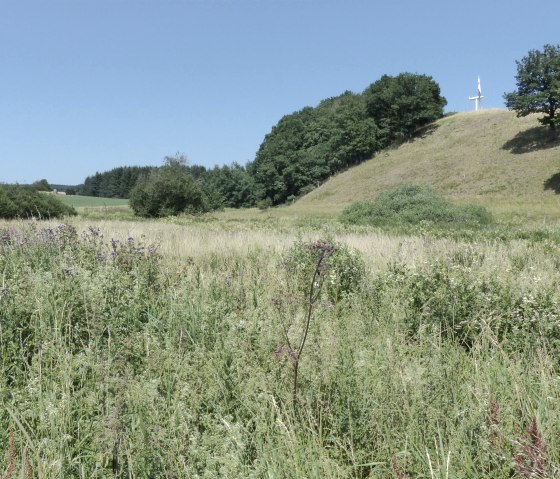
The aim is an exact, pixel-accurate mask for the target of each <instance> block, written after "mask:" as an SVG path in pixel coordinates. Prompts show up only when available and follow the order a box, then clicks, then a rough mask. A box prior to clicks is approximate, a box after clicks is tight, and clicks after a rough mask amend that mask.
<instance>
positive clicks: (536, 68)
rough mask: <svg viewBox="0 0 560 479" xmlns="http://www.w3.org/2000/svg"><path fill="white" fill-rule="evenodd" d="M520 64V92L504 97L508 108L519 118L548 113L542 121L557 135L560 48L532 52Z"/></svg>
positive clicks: (559, 98) (518, 75)
mask: <svg viewBox="0 0 560 479" xmlns="http://www.w3.org/2000/svg"><path fill="white" fill-rule="evenodd" d="M516 63H517V75H516V76H515V79H516V81H517V91H514V92H511V93H505V94H504V98H505V100H506V106H507V107H508V108H509V109H510V110H515V111H516V112H517V116H527V115H529V114H530V113H544V116H542V117H541V118H539V121H540V122H541V123H542V124H543V125H548V126H549V128H550V129H551V130H552V131H554V130H555V129H556V127H557V126H559V125H560V116H559V114H558V110H559V108H560V45H545V46H544V48H543V49H542V50H531V51H529V53H528V54H527V55H526V56H525V57H523V58H522V59H521V60H520V61H517V62H516Z"/></svg>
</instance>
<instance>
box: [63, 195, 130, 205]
mask: <svg viewBox="0 0 560 479" xmlns="http://www.w3.org/2000/svg"><path fill="white" fill-rule="evenodd" d="M57 198H58V199H59V200H60V201H62V202H63V203H64V204H67V205H70V206H73V207H74V208H102V207H113V206H128V200H123V199H120V198H98V197H96V196H80V195H60V196H57Z"/></svg>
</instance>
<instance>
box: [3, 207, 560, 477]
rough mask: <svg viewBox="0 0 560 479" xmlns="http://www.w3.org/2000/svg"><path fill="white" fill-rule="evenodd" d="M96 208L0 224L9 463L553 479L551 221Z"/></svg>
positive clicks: (171, 473)
mask: <svg viewBox="0 0 560 479" xmlns="http://www.w3.org/2000/svg"><path fill="white" fill-rule="evenodd" d="M88 221H89V220H86V219H80V218H78V219H73V220H72V221H71V222H69V223H64V224H62V223H61V224H55V223H52V224H51V223H37V222H28V221H17V222H16V221H12V222H4V223H2V224H1V225H0V271H1V273H2V275H1V284H0V286H1V291H0V325H1V330H0V355H1V360H0V381H1V383H0V396H1V399H0V400H1V402H2V404H3V407H2V409H1V410H0V475H1V476H0V477H3V478H10V479H12V478H19V477H36V478H49V479H50V478H69V477H77V478H82V477H83V478H96V477H99V478H109V477H112V478H114V477H116V478H130V477H136V478H196V477H200V478H219V477H223V478H228V479H229V478H247V477H254V478H270V477H282V478H294V479H296V478H297V479H299V478H302V477H309V478H368V477H369V478H375V477H389V478H391V477H394V478H399V479H402V478H417V477H428V478H448V477H449V478H451V477H465V478H467V477H477V478H488V479H490V478H491V479H500V478H504V479H505V478H510V477H517V478H532V477H541V478H554V477H558V474H559V472H560V471H559V470H558V465H559V464H560V456H559V451H560V443H559V438H560V384H559V379H558V378H559V371H560V363H559V359H558V358H559V357H560V326H559V324H560V321H559V319H560V318H559V316H558V315H559V313H558V311H559V304H558V303H559V301H560V293H559V291H560V288H559V285H560V263H559V260H558V258H559V257H560V255H559V253H560V240H559V238H558V232H557V228H553V227H549V228H548V229H547V230H546V231H545V230H543V229H541V230H535V232H534V233H533V234H531V235H526V232H525V231H518V232H517V233H515V232H512V233H511V235H510V236H509V237H501V235H500V233H499V229H494V230H493V232H492V231H487V232H486V233H484V234H482V235H478V234H473V235H469V234H467V233H463V234H461V235H455V236H454V235H453V234H450V233H446V232H445V231H443V232H442V231H440V230H437V229H434V228H432V229H430V228H427V227H426V226H425V225H424V227H423V230H418V229H411V230H410V231H409V232H408V233H406V232H404V231H403V232H400V233H396V232H393V233H387V232H384V231H383V230H380V229H377V228H373V227H369V226H342V225H340V224H338V223H336V222H330V221H323V222H321V223H320V224H314V223H313V222H307V223H305V224H300V223H298V222H297V221H278V220H274V219H261V220H260V221H244V222H240V221H226V220H223V221H216V220H211V219H210V218H205V217H201V218H198V219H188V218H184V219H181V218H178V219H176V220H173V221H163V220H159V221H142V222H131V221H124V222H119V221H100V222H99V223H98V224H97V225H91V224H89V223H88ZM491 230H492V228H491ZM296 369H297V378H296V379H294V371H295V370H296Z"/></svg>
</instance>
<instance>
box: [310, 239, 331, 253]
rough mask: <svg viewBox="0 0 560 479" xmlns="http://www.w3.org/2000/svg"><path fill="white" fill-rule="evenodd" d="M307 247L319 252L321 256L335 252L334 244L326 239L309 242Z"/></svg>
mask: <svg viewBox="0 0 560 479" xmlns="http://www.w3.org/2000/svg"><path fill="white" fill-rule="evenodd" d="M307 247H308V248H309V249H310V250H311V251H313V252H317V253H321V255H322V256H330V255H332V254H334V253H336V247H335V246H333V245H330V244H329V243H327V242H326V241H322V240H319V241H315V243H310V244H309V245H307Z"/></svg>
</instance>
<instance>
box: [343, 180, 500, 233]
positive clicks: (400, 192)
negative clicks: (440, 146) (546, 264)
mask: <svg viewBox="0 0 560 479" xmlns="http://www.w3.org/2000/svg"><path fill="white" fill-rule="evenodd" d="M340 220H341V221H342V222H343V223H346V224H354V225H372V226H382V227H385V226H387V227H393V226H406V225H419V224H424V223H427V224H429V225H433V226H437V227H444V226H445V227H456V228H464V227H479V226H483V225H488V224H490V223H491V222H492V215H491V214H490V212H489V211H488V210H487V209H486V208H484V207H483V206H478V205H464V206H458V205H454V204H453V203H451V202H450V201H448V200H446V199H445V198H444V197H443V196H442V195H441V194H439V193H438V192H437V191H435V190H434V189H432V188H430V187H428V186H422V185H401V186H399V187H398V188H396V189H395V190H392V191H388V192H385V193H382V194H380V195H379V197H378V198H377V199H375V200H374V201H368V200H365V201H356V202H354V203H352V204H351V205H350V206H349V207H348V208H346V209H345V210H344V211H343V212H342V215H341V216H340Z"/></svg>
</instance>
